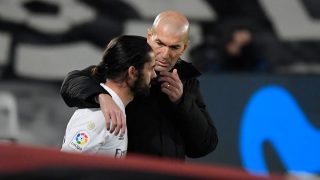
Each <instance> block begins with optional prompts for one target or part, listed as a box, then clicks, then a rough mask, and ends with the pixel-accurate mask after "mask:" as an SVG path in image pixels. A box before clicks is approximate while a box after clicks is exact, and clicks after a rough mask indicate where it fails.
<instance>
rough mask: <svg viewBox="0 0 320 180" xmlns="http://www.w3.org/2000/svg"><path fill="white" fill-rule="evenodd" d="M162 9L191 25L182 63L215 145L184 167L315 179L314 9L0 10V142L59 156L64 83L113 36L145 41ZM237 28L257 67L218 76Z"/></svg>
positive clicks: (45, 4) (73, 3)
mask: <svg viewBox="0 0 320 180" xmlns="http://www.w3.org/2000/svg"><path fill="white" fill-rule="evenodd" d="M168 9H172V10H177V11H180V12H182V13H183V14H185V15H186V16H187V17H188V18H189V20H190V22H191V36H190V47H189V49H188V51H187V52H186V54H185V55H184V57H183V58H184V59H185V60H187V61H189V62H192V63H193V64H195V65H196V66H197V67H198V68H199V69H200V70H201V71H202V73H203V76H202V77H201V79H200V81H201V84H202V89H201V90H202V91H203V94H204V97H205V101H206V103H207V105H208V109H209V111H210V114H211V115H212V117H213V119H214V121H215V124H216V125H217V128H218V131H219V136H220V144H219V146H218V148H217V150H216V151H215V152H213V153H211V154H209V155H208V156H206V157H203V158H200V159H189V161H190V162H196V163H204V164H214V165H223V166H230V167H237V168H242V169H244V170H246V171H248V172H256V171H260V172H264V173H270V172H276V173H290V172H296V173H299V172H300V173H311V174H319V173H320V163H319V162H320V156H319V155H318V152H319V150H320V143H319V142H320V132H319V127H320V111H319V107H320V104H319V103H320V91H319V89H320V77H319V74H320V66H319V65H320V22H319V20H320V11H319V10H320V1H318V0H277V1H272V0H228V1H224V0H161V1H159V0H157V1H156V0H94V1H93V0H1V1H0V82H1V83H0V137H1V139H2V141H15V142H16V143H18V144H24V145H32V146H39V147H49V148H54V149H59V148H60V146H61V143H62V139H63V135H64V130H65V127H66V124H67V122H68V119H69V118H70V116H71V114H72V113H73V111H74V109H73V108H68V107H67V106H66V105H65V104H64V102H63V101H62V99H61V97H60V95H59V88H60V85H61V83H62V80H63V78H64V77H65V75H66V74H67V73H68V72H69V71H71V70H75V69H82V68H84V67H86V66H88V65H91V64H97V63H98V62H99V61H100V57H101V53H102V50H103V48H104V47H105V45H106V44H107V42H108V41H109V40H110V39H111V38H113V37H115V36H117V35H120V34H135V35H142V36H145V35H146V32H147V28H148V27H150V25H151V24H152V20H153V19H154V17H155V16H156V15H157V14H158V13H159V12H161V11H163V10H168ZM239 26H241V27H246V28H249V29H250V30H251V31H252V41H253V42H254V45H255V47H256V49H257V51H256V52H258V59H259V63H258V65H255V66H254V67H253V68H251V69H241V68H237V67H238V65H235V68H234V69H231V70H230V69H224V68H223V67H222V66H221V64H223V60H224V59H223V58H220V56H219V52H218V50H219V49H220V48H221V46H222V45H221V41H224V40H223V39H222V38H225V37H226V36H228V34H227V33H228V32H230V30H231V29H232V28H234V27H239ZM238 63H239V62H238ZM240 64H241V62H240Z"/></svg>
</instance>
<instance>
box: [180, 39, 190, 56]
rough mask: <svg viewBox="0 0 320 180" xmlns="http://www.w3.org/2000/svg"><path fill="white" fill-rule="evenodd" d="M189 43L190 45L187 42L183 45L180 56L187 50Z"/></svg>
mask: <svg viewBox="0 0 320 180" xmlns="http://www.w3.org/2000/svg"><path fill="white" fill-rule="evenodd" d="M189 43H190V41H189V40H188V41H187V42H185V43H184V45H183V51H182V52H181V54H183V53H184V52H185V51H186V50H187V49H188V47H189Z"/></svg>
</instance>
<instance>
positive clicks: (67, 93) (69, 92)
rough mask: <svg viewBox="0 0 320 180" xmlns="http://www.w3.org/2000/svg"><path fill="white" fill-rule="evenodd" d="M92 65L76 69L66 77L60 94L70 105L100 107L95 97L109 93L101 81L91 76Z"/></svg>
mask: <svg viewBox="0 0 320 180" xmlns="http://www.w3.org/2000/svg"><path fill="white" fill-rule="evenodd" d="M90 69H91V67H88V68H86V69H83V70H80V71H79V70H75V71H72V72H70V73H68V75H67V76H66V78H65V79H64V81H63V83H62V86H61V89H60V94H61V96H62V98H63V100H64V102H65V103H66V104H67V105H68V106H69V107H78V108H92V107H99V104H98V103H97V102H96V101H95V97H96V96H98V95H99V94H100V93H107V92H106V91H105V90H104V89H103V88H102V87H101V86H100V85H99V82H98V81H97V80H96V79H95V78H94V77H92V76H91V71H90Z"/></svg>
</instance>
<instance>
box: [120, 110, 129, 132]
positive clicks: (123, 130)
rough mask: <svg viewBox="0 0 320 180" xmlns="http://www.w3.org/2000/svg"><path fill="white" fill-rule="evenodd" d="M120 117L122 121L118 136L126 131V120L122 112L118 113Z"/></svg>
mask: <svg viewBox="0 0 320 180" xmlns="http://www.w3.org/2000/svg"><path fill="white" fill-rule="evenodd" d="M120 119H121V122H122V128H121V133H120V136H123V135H124V134H125V133H126V129H127V121H126V117H125V116H124V114H123V113H120Z"/></svg>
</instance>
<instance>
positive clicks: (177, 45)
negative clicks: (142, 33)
mask: <svg viewBox="0 0 320 180" xmlns="http://www.w3.org/2000/svg"><path fill="white" fill-rule="evenodd" d="M156 41H158V42H159V43H160V44H163V45H165V46H168V45H167V44H166V43H164V42H162V41H161V40H160V39H157V40H156ZM168 47H170V48H180V47H181V45H180V44H174V45H171V46H168Z"/></svg>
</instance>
